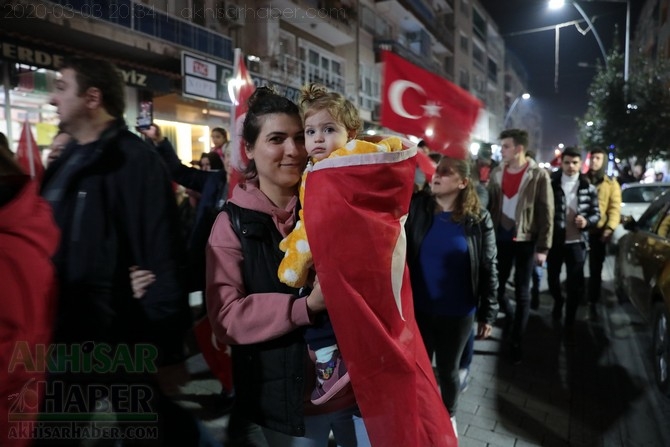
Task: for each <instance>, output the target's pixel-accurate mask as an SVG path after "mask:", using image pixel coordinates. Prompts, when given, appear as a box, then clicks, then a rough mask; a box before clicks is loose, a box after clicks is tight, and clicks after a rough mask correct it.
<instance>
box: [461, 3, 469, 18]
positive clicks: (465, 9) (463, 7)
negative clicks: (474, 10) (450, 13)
mask: <svg viewBox="0 0 670 447" xmlns="http://www.w3.org/2000/svg"><path fill="white" fill-rule="evenodd" d="M461 14H463V15H464V16H465V17H470V5H468V2H467V0H461Z"/></svg>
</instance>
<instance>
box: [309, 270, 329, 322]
mask: <svg viewBox="0 0 670 447" xmlns="http://www.w3.org/2000/svg"><path fill="white" fill-rule="evenodd" d="M307 309H309V311H310V313H312V314H316V313H319V312H323V311H324V310H326V302H325V300H324V299H323V293H321V284H319V279H318V278H315V279H314V288H313V289H312V293H310V294H309V295H308V296H307Z"/></svg>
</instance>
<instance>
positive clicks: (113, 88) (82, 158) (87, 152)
mask: <svg viewBox="0 0 670 447" xmlns="http://www.w3.org/2000/svg"><path fill="white" fill-rule="evenodd" d="M55 87H56V88H55V91H54V93H53V94H52V97H51V104H52V105H54V106H56V107H57V109H58V115H59V117H60V120H61V124H60V125H61V128H62V129H63V131H65V132H67V133H68V134H70V135H71V136H72V138H73V141H72V142H71V143H70V144H69V145H68V147H67V148H66V149H65V151H64V152H63V154H62V156H61V157H60V158H58V159H57V160H56V161H54V162H53V163H52V164H51V165H50V166H49V169H48V170H47V172H46V175H45V178H44V184H43V187H42V194H43V196H44V197H45V199H47V201H49V203H50V204H51V206H52V208H53V210H54V217H55V219H56V222H57V224H58V226H59V227H60V229H61V233H62V238H61V244H60V247H59V249H58V251H57V253H56V255H55V257H54V264H55V266H56V270H57V274H58V279H59V282H60V296H59V304H58V309H57V312H56V313H57V315H56V321H55V330H54V343H55V346H56V348H57V349H55V351H54V352H55V357H56V363H54V365H56V366H55V367H54V368H52V369H53V370H52V371H50V377H51V381H50V383H51V384H52V386H53V387H54V388H53V390H54V392H53V393H52V394H51V395H50V396H51V397H50V398H49V397H48V398H47V402H46V405H47V407H46V408H47V409H49V405H51V410H52V411H55V412H71V411H76V412H78V413H92V412H94V411H95V410H96V408H95V406H96V405H100V404H99V402H103V401H106V402H109V404H110V406H111V410H112V411H114V412H116V413H117V414H120V413H128V415H127V416H128V417H131V413H132V417H131V419H130V420H129V422H132V421H133V419H132V418H133V417H135V418H136V420H139V419H137V418H140V419H141V417H140V416H143V415H144V414H145V413H149V414H155V415H157V414H158V413H161V416H160V417H159V418H158V422H157V423H156V424H157V425H156V427H157V428H158V432H156V433H157V434H158V435H159V437H158V439H156V445H164V442H163V441H164V439H163V440H161V439H160V436H163V435H165V433H164V430H166V429H169V428H170V425H171V424H174V421H172V422H170V421H171V419H170V418H171V417H172V416H174V414H173V415H167V413H166V411H172V410H168V407H169V406H170V404H169V403H168V402H167V401H166V399H165V398H164V396H162V394H161V393H160V391H159V389H158V387H157V386H156V385H155V384H156V382H155V380H154V374H155V373H156V368H157V367H158V366H161V365H163V364H167V363H173V362H174V361H177V360H181V359H182V358H181V356H182V354H183V352H182V347H183V335H184V333H185V331H186V330H187V329H188V328H189V327H190V310H189V306H188V296H187V294H186V290H185V285H184V277H183V270H184V268H183V265H182V263H183V260H184V255H183V253H184V251H183V248H182V247H181V246H180V245H181V244H180V243H181V241H180V236H179V223H178V217H177V207H176V202H175V199H174V195H173V192H172V189H171V184H170V180H169V175H168V172H167V170H166V168H165V166H164V164H163V163H162V162H161V160H160V158H159V156H158V155H157V154H156V153H155V151H154V150H153V149H152V148H151V147H150V146H149V145H148V144H146V143H145V142H143V141H142V140H141V139H140V138H139V137H137V136H136V135H134V134H132V133H131V132H129V131H128V129H127V128H126V125H125V122H124V120H123V111H124V108H125V103H124V91H123V88H124V87H123V81H122V79H121V77H120V75H119V73H118V70H117V69H116V68H115V67H114V66H113V65H111V64H109V63H107V62H105V61H102V60H91V59H83V58H72V59H70V60H66V61H65V62H64V64H63V65H62V66H61V70H60V75H59V77H58V79H57V80H56V84H55ZM138 267H139V268H142V269H147V270H151V271H152V272H154V274H155V275H156V280H155V282H154V283H153V284H152V285H151V287H150V288H149V289H148V290H147V292H146V294H145V295H144V296H143V297H142V298H141V299H135V298H134V297H133V292H132V289H131V283H130V276H129V272H130V270H131V269H134V268H138ZM121 358H123V359H124V361H123V362H121V363H119V359H121ZM58 362H62V363H58ZM58 387H61V388H62V390H63V391H62V392H61V391H59V390H61V388H58ZM119 387H122V388H123V387H126V388H127V390H126V392H125V393H124V392H123V391H121V392H119V390H118V388H119ZM72 390H76V392H77V393H81V395H82V396H84V398H83V400H81V401H79V402H78V403H77V405H75V406H76V407H77V408H72V407H73V405H72V403H71V402H70V401H69V399H71V397H68V396H70V395H71V393H72V392H73V391H72ZM131 390H135V391H137V390H140V391H142V393H139V394H138V393H135V394H133V392H132V391H131ZM49 399H51V401H49ZM124 399H125V400H124ZM63 402H65V403H66V405H65V407H64V408H62V407H60V405H61V404H63ZM91 406H93V407H94V408H90V407H91ZM98 410H99V408H98ZM138 412H139V413H142V414H139V413H138ZM138 415H139V416H138ZM122 420H128V419H127V417H124V419H122ZM186 432H187V433H186V434H184V436H185V437H187V436H189V435H190V434H193V432H189V430H188V429H187V430H186ZM156 433H154V434H156ZM166 436H167V435H166ZM178 439H183V438H178ZM173 441H174V439H173ZM72 442H75V443H76V442H77V440H75V439H73V440H72ZM182 445H186V444H182Z"/></svg>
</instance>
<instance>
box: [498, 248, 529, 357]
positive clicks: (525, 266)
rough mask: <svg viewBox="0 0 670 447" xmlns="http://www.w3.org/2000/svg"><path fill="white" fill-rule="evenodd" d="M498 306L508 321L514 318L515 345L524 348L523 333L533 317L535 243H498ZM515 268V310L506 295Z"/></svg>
mask: <svg viewBox="0 0 670 447" xmlns="http://www.w3.org/2000/svg"><path fill="white" fill-rule="evenodd" d="M497 245H498V302H499V303H500V309H501V310H502V311H503V312H504V313H505V315H506V317H505V318H510V317H511V316H512V315H514V320H513V324H512V326H511V329H512V333H511V340H512V343H513V344H517V345H521V339H522V337H523V333H524V332H525V331H526V326H527V325H528V314H529V313H530V281H531V277H532V275H533V267H534V265H535V243H534V242H514V241H498V244H497ZM512 266H514V297H515V299H516V309H514V312H512V305H511V303H510V302H509V300H508V299H507V296H506V295H505V292H506V285H507V279H508V278H509V275H510V272H511V271H512Z"/></svg>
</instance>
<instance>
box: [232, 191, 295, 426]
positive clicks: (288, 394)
mask: <svg viewBox="0 0 670 447" xmlns="http://www.w3.org/2000/svg"><path fill="white" fill-rule="evenodd" d="M223 210H224V211H225V212H226V213H228V216H229V217H230V222H231V223H232V226H233V229H234V230H235V233H237V237H238V238H239V239H240V242H241V244H242V253H243V258H244V263H243V267H242V268H243V274H244V287H245V289H246V293H247V294H252V293H268V292H274V293H289V294H293V295H296V296H297V295H298V290H297V289H293V288H291V287H289V286H287V285H285V284H283V283H281V282H280V281H279V278H278V276H277V269H278V268H279V264H280V262H281V260H282V258H283V257H284V253H283V252H282V251H281V250H280V249H279V242H281V240H282V236H281V234H280V233H279V231H278V230H277V228H276V227H275V224H274V222H273V221H272V218H271V217H270V216H269V215H267V214H265V213H261V212H258V211H251V210H247V209H244V208H241V207H239V206H237V205H235V204H232V203H230V202H228V203H226V204H225V205H224V207H223ZM268 299H272V298H271V297H268ZM286 318H289V316H288V315H287V316H286ZM231 348H232V357H233V381H234V384H235V405H236V407H237V408H236V409H237V410H239V411H240V412H241V413H242V414H243V415H244V417H246V418H247V419H248V420H250V421H252V422H255V423H257V424H259V425H261V426H263V427H267V428H269V429H271V430H276V431H279V432H282V433H286V434H289V435H291V436H304V434H305V424H304V418H303V398H304V392H305V362H306V361H307V356H308V354H307V346H306V344H305V341H304V338H303V331H302V330H300V329H297V330H295V331H293V332H291V333H288V334H286V335H283V336H281V337H279V338H276V339H274V340H269V341H266V342H262V343H255V344H250V345H232V346H231Z"/></svg>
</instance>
